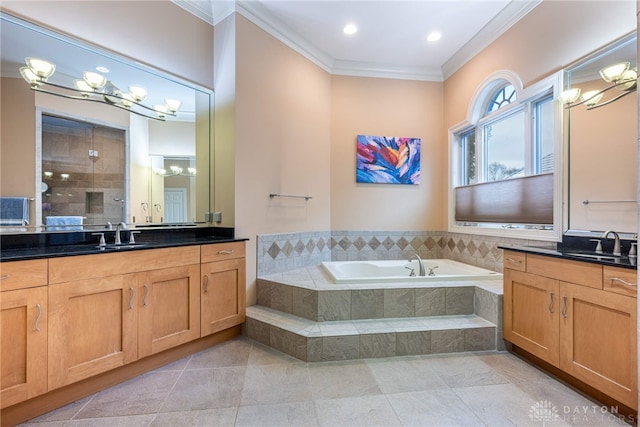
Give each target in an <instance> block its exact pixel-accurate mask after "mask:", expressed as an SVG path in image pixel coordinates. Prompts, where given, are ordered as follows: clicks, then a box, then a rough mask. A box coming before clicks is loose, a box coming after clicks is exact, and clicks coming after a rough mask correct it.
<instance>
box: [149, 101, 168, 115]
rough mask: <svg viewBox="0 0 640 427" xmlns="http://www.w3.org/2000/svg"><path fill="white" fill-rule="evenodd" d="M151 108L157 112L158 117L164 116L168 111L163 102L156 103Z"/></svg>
mask: <svg viewBox="0 0 640 427" xmlns="http://www.w3.org/2000/svg"><path fill="white" fill-rule="evenodd" d="M153 109H154V110H155V112H156V113H157V114H158V117H164V116H165V114H167V112H168V111H169V109H168V108H167V106H166V105H164V104H156V105H154V106H153Z"/></svg>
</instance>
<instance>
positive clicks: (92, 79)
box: [82, 71, 107, 90]
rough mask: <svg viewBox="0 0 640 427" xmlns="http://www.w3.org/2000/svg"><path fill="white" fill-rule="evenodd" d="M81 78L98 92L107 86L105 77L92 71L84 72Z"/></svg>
mask: <svg viewBox="0 0 640 427" xmlns="http://www.w3.org/2000/svg"><path fill="white" fill-rule="evenodd" d="M82 78H83V79H84V81H85V82H86V83H87V84H88V85H89V86H90V87H91V88H93V90H100V89H102V88H103V87H104V86H105V85H106V84H107V79H106V77H104V76H103V75H102V74H98V73H94V72H93V71H87V72H85V73H84V74H83V75H82Z"/></svg>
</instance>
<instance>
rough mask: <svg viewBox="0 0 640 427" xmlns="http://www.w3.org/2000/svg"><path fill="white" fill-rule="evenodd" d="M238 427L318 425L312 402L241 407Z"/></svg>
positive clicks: (305, 426) (307, 426)
mask: <svg viewBox="0 0 640 427" xmlns="http://www.w3.org/2000/svg"><path fill="white" fill-rule="evenodd" d="M235 425H236V427H255V426H262V427H288V426H290V427H314V426H317V425H318V418H317V417H316V408H315V405H314V403H313V402H312V401H305V402H291V403H279V404H273V405H259V406H241V407H240V408H238V417H237V419H236V424H235Z"/></svg>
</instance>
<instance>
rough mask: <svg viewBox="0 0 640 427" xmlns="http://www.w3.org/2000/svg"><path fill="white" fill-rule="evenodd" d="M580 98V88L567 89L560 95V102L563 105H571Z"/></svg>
mask: <svg viewBox="0 0 640 427" xmlns="http://www.w3.org/2000/svg"><path fill="white" fill-rule="evenodd" d="M579 97H580V88H579V87H574V88H571V89H567V90H565V91H563V92H562V93H561V94H560V98H559V99H560V102H562V103H563V104H573V103H574V102H576V101H577V100H578V98H579Z"/></svg>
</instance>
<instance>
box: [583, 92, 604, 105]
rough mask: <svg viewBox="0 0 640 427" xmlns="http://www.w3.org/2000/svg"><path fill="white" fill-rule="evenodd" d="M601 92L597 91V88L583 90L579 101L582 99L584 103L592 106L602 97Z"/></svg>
mask: <svg viewBox="0 0 640 427" xmlns="http://www.w3.org/2000/svg"><path fill="white" fill-rule="evenodd" d="M602 95H603V94H602V92H600V91H597V90H590V91H588V92H585V93H583V94H582V97H581V98H580V100H581V101H584V103H585V104H586V105H587V106H588V107H592V106H594V105H596V104H597V103H598V102H600V100H601V99H602Z"/></svg>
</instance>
